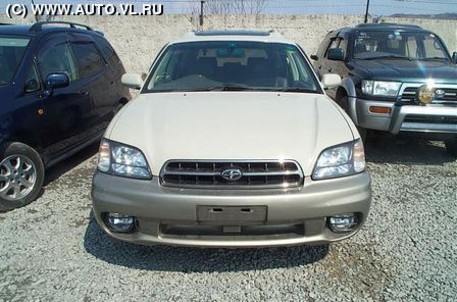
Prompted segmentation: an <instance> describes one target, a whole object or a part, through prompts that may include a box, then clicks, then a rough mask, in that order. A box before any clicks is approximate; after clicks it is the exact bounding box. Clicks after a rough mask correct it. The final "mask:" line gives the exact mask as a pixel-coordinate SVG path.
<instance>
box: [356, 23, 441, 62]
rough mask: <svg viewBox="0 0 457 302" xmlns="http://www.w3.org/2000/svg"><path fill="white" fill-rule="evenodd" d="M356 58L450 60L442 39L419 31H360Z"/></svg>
mask: <svg viewBox="0 0 457 302" xmlns="http://www.w3.org/2000/svg"><path fill="white" fill-rule="evenodd" d="M353 56H354V58H355V59H365V60H370V59H378V58H388V59H397V58H400V59H402V58H403V59H409V60H449V56H448V54H447V51H446V49H445V47H444V46H443V44H442V43H441V41H440V40H439V39H438V38H437V37H436V36H435V35H434V34H431V33H427V32H425V33H424V32H418V31H398V30H391V31H372V32H370V31H360V32H358V34H357V35H356V37H355V39H354V52H353Z"/></svg>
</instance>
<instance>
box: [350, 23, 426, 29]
mask: <svg viewBox="0 0 457 302" xmlns="http://www.w3.org/2000/svg"><path fill="white" fill-rule="evenodd" d="M356 27H358V28H361V27H365V28H370V27H400V28H416V29H422V27H420V26H419V25H414V24H399V23H361V24H357V25H356Z"/></svg>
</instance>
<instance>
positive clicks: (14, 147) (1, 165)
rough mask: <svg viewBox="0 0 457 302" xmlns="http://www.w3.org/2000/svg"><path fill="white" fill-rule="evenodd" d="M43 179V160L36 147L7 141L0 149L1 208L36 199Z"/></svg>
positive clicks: (17, 205)
mask: <svg viewBox="0 0 457 302" xmlns="http://www.w3.org/2000/svg"><path fill="white" fill-rule="evenodd" d="M43 181H44V165H43V161H42V160H41V157H40V155H39V154H38V153H37V152H36V151H35V150H34V149H32V148H31V147H29V146H27V145H25V144H22V143H7V144H6V145H5V146H3V148H1V149H0V210H3V211H7V210H12V209H15V208H20V207H22V206H25V205H27V204H29V203H31V202H32V201H34V200H35V199H36V198H37V197H38V195H39V194H40V192H41V187H42V186H43Z"/></svg>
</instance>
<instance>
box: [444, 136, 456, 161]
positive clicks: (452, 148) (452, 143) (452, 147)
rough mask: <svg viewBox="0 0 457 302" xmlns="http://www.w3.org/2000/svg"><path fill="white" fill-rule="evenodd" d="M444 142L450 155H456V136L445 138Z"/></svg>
mask: <svg viewBox="0 0 457 302" xmlns="http://www.w3.org/2000/svg"><path fill="white" fill-rule="evenodd" d="M444 144H445V145H446V150H447V152H449V153H450V154H451V155H452V156H454V157H457V138H454V139H451V140H447V141H445V142H444Z"/></svg>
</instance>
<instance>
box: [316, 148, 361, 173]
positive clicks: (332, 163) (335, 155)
mask: <svg viewBox="0 0 457 302" xmlns="http://www.w3.org/2000/svg"><path fill="white" fill-rule="evenodd" d="M364 170H365V152H364V150H363V143H362V140H360V139H358V140H355V141H352V142H349V143H345V144H341V145H337V146H333V147H330V148H328V149H325V150H324V151H322V152H321V154H320V155H319V158H318V160H317V163H316V166H315V167H314V171H313V175H312V179H313V180H320V179H329V178H336V177H341V176H348V175H353V174H356V173H360V172H363V171H364Z"/></svg>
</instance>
